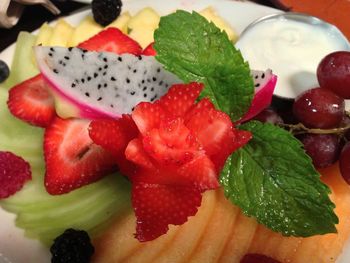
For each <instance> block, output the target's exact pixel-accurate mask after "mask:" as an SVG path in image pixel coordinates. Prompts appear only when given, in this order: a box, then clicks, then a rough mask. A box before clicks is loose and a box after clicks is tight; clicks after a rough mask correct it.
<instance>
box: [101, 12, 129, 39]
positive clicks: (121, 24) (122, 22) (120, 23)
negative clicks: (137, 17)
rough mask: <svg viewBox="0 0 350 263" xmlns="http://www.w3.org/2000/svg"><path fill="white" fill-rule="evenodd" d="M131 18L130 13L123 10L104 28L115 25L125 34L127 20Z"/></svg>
mask: <svg viewBox="0 0 350 263" xmlns="http://www.w3.org/2000/svg"><path fill="white" fill-rule="evenodd" d="M130 19H131V15H130V13H129V12H124V13H123V14H121V15H120V16H119V17H118V18H117V19H116V20H115V21H113V22H112V23H110V24H109V25H108V26H106V28H108V27H116V28H118V29H120V30H121V31H122V32H123V33H124V34H127V32H128V22H129V20H130Z"/></svg>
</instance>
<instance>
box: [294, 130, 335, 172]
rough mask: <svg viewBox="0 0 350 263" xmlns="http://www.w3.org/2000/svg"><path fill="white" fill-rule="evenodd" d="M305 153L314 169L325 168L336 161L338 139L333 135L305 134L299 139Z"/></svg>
mask: <svg viewBox="0 0 350 263" xmlns="http://www.w3.org/2000/svg"><path fill="white" fill-rule="evenodd" d="M301 142H302V143H303V144H304V148H305V151H306V153H307V154H308V155H309V156H310V157H311V159H312V162H313V164H314V166H315V167H316V168H325V167H327V166H330V165H331V164H333V163H335V162H336V161H337V160H338V157H339V152H340V144H339V138H338V136H337V135H334V134H311V133H309V134H305V135H304V136H303V137H302V138H301Z"/></svg>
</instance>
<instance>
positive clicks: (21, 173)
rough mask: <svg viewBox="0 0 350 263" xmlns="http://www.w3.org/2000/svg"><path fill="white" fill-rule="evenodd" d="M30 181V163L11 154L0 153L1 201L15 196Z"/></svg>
mask: <svg viewBox="0 0 350 263" xmlns="http://www.w3.org/2000/svg"><path fill="white" fill-rule="evenodd" d="M30 179H32V173H31V171H30V165H29V163H27V162H26V161H25V160H23V159H22V158H21V157H19V156H17V155H15V154H13V153H11V152H0V199H2V198H7V197H9V196H11V195H13V194H15V193H16V192H17V191H19V190H20V189H21V188H22V187H23V185H24V183H25V182H26V181H28V180H30Z"/></svg>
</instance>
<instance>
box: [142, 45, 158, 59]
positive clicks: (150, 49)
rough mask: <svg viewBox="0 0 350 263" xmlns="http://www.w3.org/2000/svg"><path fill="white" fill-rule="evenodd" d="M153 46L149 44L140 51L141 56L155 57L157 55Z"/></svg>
mask: <svg viewBox="0 0 350 263" xmlns="http://www.w3.org/2000/svg"><path fill="white" fill-rule="evenodd" d="M153 44H154V43H151V44H149V45H148V46H147V47H146V48H145V49H144V50H143V51H142V55H144V56H155V55H157V52H156V51H155V49H154V48H153Z"/></svg>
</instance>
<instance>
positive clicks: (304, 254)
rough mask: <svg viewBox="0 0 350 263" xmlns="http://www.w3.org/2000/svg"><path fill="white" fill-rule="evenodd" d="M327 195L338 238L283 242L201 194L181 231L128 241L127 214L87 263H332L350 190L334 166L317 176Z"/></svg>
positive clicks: (348, 221)
mask: <svg viewBox="0 0 350 263" xmlns="http://www.w3.org/2000/svg"><path fill="white" fill-rule="evenodd" d="M322 174H323V177H322V179H323V180H324V182H325V183H327V184H328V185H329V186H330V187H331V188H332V191H333V194H332V196H331V198H332V200H333V201H334V202H335V204H336V206H337V208H336V213H337V215H338V216H339V219H340V223H339V225H338V226H337V229H338V234H327V235H323V236H314V237H310V238H296V237H283V236H282V235H280V234H278V233H275V232H272V231H270V230H269V229H267V228H265V227H264V226H262V225H259V224H257V222H256V221H255V219H253V218H248V217H246V216H244V215H243V214H242V213H241V212H240V209H239V208H237V207H235V206H233V205H232V204H231V203H230V202H229V201H228V200H226V198H225V197H224V195H223V191H222V189H219V190H217V191H209V192H206V193H205V194H204V196H203V201H202V202H203V203H202V206H201V207H200V209H199V211H198V213H197V215H196V216H194V217H191V218H190V219H189V221H188V222H187V223H186V224H184V225H182V226H171V228H170V231H169V233H168V234H167V235H165V236H162V237H160V238H158V239H156V240H154V241H151V242H146V243H139V242H138V241H137V240H136V239H135V238H134V237H133V233H134V232H135V218H134V216H133V214H132V212H131V211H130V214H129V216H128V217H127V218H122V219H119V220H117V221H116V222H115V224H113V225H112V226H111V227H110V228H109V229H108V230H107V231H106V233H105V234H104V235H102V236H101V237H100V238H98V239H97V240H95V248H96V252H95V255H94V258H93V262H101V263H102V262H103V263H109V262H113V263H116V262H130V263H133V262H142V263H148V262H149V263H154V262H157V263H158V262H164V263H167V262H173V263H176V262H198V263H199V262H223V263H224V262H225V263H226V262H227V263H235V262H237V263H238V262H239V261H240V260H241V258H242V257H243V256H244V255H245V254H246V253H260V254H265V255H267V256H270V257H273V258H275V259H277V260H279V261H281V262H289V263H306V262H315V263H316V262H317V263H329V262H335V260H336V258H337V257H338V256H339V254H340V253H341V251H342V248H343V246H344V243H345V242H346V241H347V239H348V238H349V236H350V227H349V225H350V206H349V203H350V187H349V186H348V185H347V184H346V183H345V182H344V181H343V179H342V178H341V176H340V174H339V170H338V168H337V165H335V166H333V167H331V168H328V169H324V170H322Z"/></svg>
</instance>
